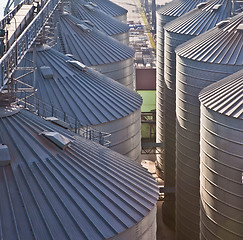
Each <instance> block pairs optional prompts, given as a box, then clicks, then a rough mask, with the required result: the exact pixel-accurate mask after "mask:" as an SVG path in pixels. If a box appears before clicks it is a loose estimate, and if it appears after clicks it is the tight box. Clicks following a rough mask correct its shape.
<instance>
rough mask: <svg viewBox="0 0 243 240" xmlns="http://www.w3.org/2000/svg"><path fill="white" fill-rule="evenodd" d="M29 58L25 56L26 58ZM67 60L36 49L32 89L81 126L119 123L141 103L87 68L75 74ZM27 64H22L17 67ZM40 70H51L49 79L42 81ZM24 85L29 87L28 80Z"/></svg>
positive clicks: (132, 95)
mask: <svg viewBox="0 0 243 240" xmlns="http://www.w3.org/2000/svg"><path fill="white" fill-rule="evenodd" d="M31 56H32V53H31V52H29V53H27V58H29V59H31ZM68 60H72V59H71V58H69V57H66V56H65V55H63V54H62V53H59V52H58V51H56V50H54V49H50V48H47V49H46V50H43V49H42V50H40V51H39V50H38V49H37V68H38V69H37V72H36V74H37V75H36V76H37V79H38V81H36V84H37V85H36V88H37V89H38V92H37V96H39V98H41V99H40V100H42V101H44V102H45V103H47V104H49V105H51V106H54V107H56V108H57V109H59V110H61V111H63V112H65V113H66V114H68V115H69V116H71V117H74V118H77V119H78V120H79V121H80V122H81V123H82V124H83V125H84V126H87V125H89V126H90V125H97V124H100V123H105V122H110V121H113V120H116V119H120V118H122V117H125V116H128V115H129V114H131V113H133V112H134V111H136V110H138V109H139V108H140V107H141V105H142V99H141V97H140V95H139V94H137V93H136V92H135V91H131V90H129V89H128V88H127V87H125V86H123V85H121V84H119V83H117V82H115V81H114V80H112V79H110V78H108V77H106V76H104V75H102V74H100V73H98V72H97V71H94V70H92V69H90V68H88V67H87V68H86V70H85V71H82V70H79V69H78V68H76V67H73V66H72V65H71V64H70V63H69V62H68ZM28 64H30V63H29V61H24V60H23V61H22V65H21V66H28ZM41 66H49V67H50V68H51V69H52V72H53V78H52V79H49V80H48V79H45V78H44V77H43V75H42V73H41V71H40V70H39V67H41ZM24 81H25V82H26V83H30V84H32V78H31V76H29V77H27V76H26V77H25V80H24Z"/></svg>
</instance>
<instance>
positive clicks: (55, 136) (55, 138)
mask: <svg viewBox="0 0 243 240" xmlns="http://www.w3.org/2000/svg"><path fill="white" fill-rule="evenodd" d="M40 134H41V135H44V136H45V137H46V138H48V139H49V140H50V141H52V142H53V143H54V144H56V145H57V146H58V147H59V148H61V149H65V148H66V147H67V146H68V144H69V143H71V142H72V140H71V139H69V138H67V137H65V136H63V135H62V134H60V133H58V132H48V131H44V132H42V133H40Z"/></svg>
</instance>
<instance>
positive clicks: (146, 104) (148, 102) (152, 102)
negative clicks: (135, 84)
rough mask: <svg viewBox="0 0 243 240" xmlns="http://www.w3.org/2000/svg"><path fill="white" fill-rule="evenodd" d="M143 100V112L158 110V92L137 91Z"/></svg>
mask: <svg viewBox="0 0 243 240" xmlns="http://www.w3.org/2000/svg"><path fill="white" fill-rule="evenodd" d="M137 93H139V94H140V95H141V96H142V98H143V105H142V108H141V111H142V112H150V111H151V110H155V109H156V91H154V90H139V91H137Z"/></svg>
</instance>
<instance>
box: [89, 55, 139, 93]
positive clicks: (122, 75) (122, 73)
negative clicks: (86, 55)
mask: <svg viewBox="0 0 243 240" xmlns="http://www.w3.org/2000/svg"><path fill="white" fill-rule="evenodd" d="M133 63H134V61H133V58H128V59H125V60H122V61H119V62H114V63H109V64H104V65H98V66H91V68H93V69H95V70H97V71H99V72H100V73H102V74H104V75H106V76H107V77H110V78H112V79H114V80H115V81H117V82H119V83H121V84H123V85H125V86H126V87H128V88H129V89H131V90H134V81H135V79H134V71H135V69H134V65H133Z"/></svg>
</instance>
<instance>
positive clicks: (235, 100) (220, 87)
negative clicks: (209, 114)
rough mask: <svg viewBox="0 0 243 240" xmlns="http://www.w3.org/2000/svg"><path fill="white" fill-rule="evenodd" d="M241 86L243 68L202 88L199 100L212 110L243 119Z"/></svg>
mask: <svg viewBox="0 0 243 240" xmlns="http://www.w3.org/2000/svg"><path fill="white" fill-rule="evenodd" d="M242 87H243V70H241V71H239V72H236V73H234V74H232V75H230V76H228V77H226V78H224V79H222V80H220V81H218V82H216V83H213V84H211V85H209V86H208V87H206V88H204V89H203V90H202V91H201V92H200V94H199V100H200V102H201V104H203V105H204V106H205V107H206V108H208V109H210V110H212V111H214V112H217V113H219V114H222V115H225V116H228V117H231V118H236V119H241V120H243V108H242V107H243V106H242Z"/></svg>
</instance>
